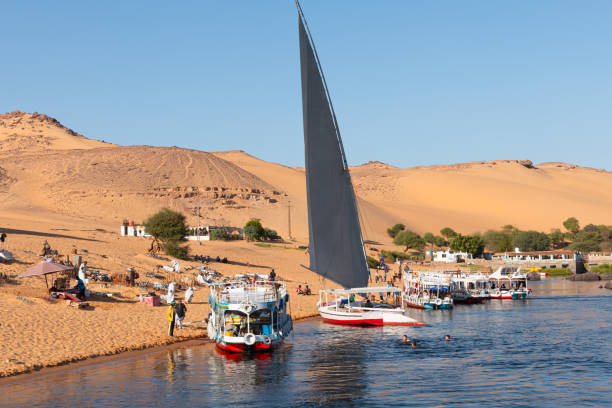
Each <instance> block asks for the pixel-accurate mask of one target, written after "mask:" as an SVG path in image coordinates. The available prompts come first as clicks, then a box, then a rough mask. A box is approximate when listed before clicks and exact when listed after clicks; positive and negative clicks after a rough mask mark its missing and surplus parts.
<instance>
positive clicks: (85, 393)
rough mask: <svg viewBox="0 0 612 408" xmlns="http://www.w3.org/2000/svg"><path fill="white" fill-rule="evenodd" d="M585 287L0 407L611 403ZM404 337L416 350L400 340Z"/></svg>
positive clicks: (22, 397) (133, 366)
mask: <svg viewBox="0 0 612 408" xmlns="http://www.w3.org/2000/svg"><path fill="white" fill-rule="evenodd" d="M576 285H578V286H576ZM580 285H581V284H574V283H565V282H558V283H555V282H546V283H540V284H535V285H533V286H534V289H536V292H535V293H536V296H533V297H532V298H530V299H528V300H525V301H499V300H497V301H490V302H489V303H487V304H484V305H478V306H471V307H470V306H464V307H461V306H458V307H456V308H455V310H452V311H429V312H420V311H414V312H412V311H411V313H410V314H411V315H412V316H413V317H416V318H418V319H420V320H422V321H425V322H428V323H431V326H427V327H415V328H397V327H384V328H370V329H361V328H346V327H339V326H333V325H328V324H323V323H321V322H320V321H318V320H314V321H309V322H303V323H298V324H296V325H295V334H294V336H293V338H290V339H289V341H288V342H287V344H285V346H284V347H283V348H282V349H280V350H278V351H277V352H275V353H273V354H272V355H261V356H257V357H246V358H233V359H232V358H228V357H226V356H225V355H222V354H219V353H218V352H217V351H216V349H215V348H214V347H212V346H199V347H192V348H184V349H178V350H174V351H162V352H159V353H151V354H148V355H144V356H135V357H131V358H126V359H122V360H121V361H113V362H104V363H99V364H93V365H88V366H84V367H79V368H75V369H73V370H67V371H63V372H60V373H52V374H48V375H44V376H38V377H31V378H29V377H23V379H22V380H18V381H11V382H4V383H0V406H44V407H66V406H75V407H84V406H87V407H89V406H103V407H116V406H123V407H187V406H193V407H198V406H201V407H214V406H229V407H256V406H257V407H275V406H278V407H288V406H348V407H352V406H355V407H371V406H380V407H388V406H459V405H468V406H501V405H506V406H516V405H523V406H551V407H559V406H567V407H576V406H611V404H612V403H611V402H610V398H611V397H612V380H611V379H610V374H611V373H612V348H611V339H612V296H611V295H610V293H607V292H604V291H603V290H598V291H595V294H591V295H584V294H581V293H582V292H584V290H583V289H582V288H585V286H580ZM591 287H593V286H592V285H591ZM447 333H449V334H451V335H452V336H453V337H454V340H453V341H451V342H444V341H443V337H444V335H445V334H447ZM403 334H407V335H408V336H409V337H411V338H417V339H418V340H419V348H417V349H411V348H409V347H405V346H404V345H402V344H400V342H399V340H400V338H401V336H402V335H403Z"/></svg>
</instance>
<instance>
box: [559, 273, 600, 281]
mask: <svg viewBox="0 0 612 408" xmlns="http://www.w3.org/2000/svg"><path fill="white" fill-rule="evenodd" d="M567 280H571V281H575V282H595V281H598V280H601V277H600V276H599V274H597V273H594V272H587V273H581V274H577V275H572V276H570V277H568V278H567Z"/></svg>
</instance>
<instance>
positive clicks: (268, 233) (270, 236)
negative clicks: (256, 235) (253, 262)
mask: <svg viewBox="0 0 612 408" xmlns="http://www.w3.org/2000/svg"><path fill="white" fill-rule="evenodd" d="M264 239H267V240H275V239H280V237H279V236H278V234H277V233H276V231H274V230H273V229H270V228H264Z"/></svg>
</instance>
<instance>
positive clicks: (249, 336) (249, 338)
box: [244, 333, 255, 346]
mask: <svg viewBox="0 0 612 408" xmlns="http://www.w3.org/2000/svg"><path fill="white" fill-rule="evenodd" d="M244 344H246V345H247V346H252V345H253V344H255V335H254V334H253V333H248V334H247V335H246V336H244Z"/></svg>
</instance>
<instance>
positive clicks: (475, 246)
mask: <svg viewBox="0 0 612 408" xmlns="http://www.w3.org/2000/svg"><path fill="white" fill-rule="evenodd" d="M484 247H485V244H484V240H483V239H482V237H481V236H480V235H461V234H458V235H457V236H455V237H454V238H453V239H451V241H450V249H452V250H453V251H457V252H467V253H468V254H472V256H475V257H476V256H480V255H482V252H483V251H484Z"/></svg>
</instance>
